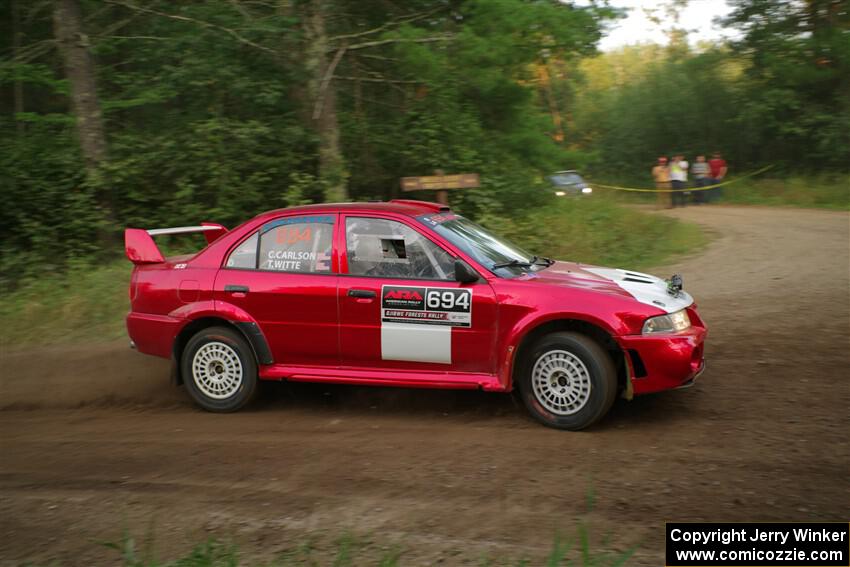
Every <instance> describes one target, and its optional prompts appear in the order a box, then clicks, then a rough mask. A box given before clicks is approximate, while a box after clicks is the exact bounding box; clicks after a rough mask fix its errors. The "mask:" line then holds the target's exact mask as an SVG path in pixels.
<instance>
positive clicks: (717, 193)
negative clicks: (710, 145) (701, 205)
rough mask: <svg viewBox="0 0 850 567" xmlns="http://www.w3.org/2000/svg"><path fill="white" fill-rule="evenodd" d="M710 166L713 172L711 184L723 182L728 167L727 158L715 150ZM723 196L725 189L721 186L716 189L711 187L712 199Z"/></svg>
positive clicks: (709, 162)
mask: <svg viewBox="0 0 850 567" xmlns="http://www.w3.org/2000/svg"><path fill="white" fill-rule="evenodd" d="M708 168H709V170H710V172H711V185H716V184H718V183H722V182H723V178H724V177H726V172H727V171H728V167H727V166H726V160H724V159H723V156H721V155H720V152H714V155H713V156H712V158H711V159H710V160H709V161H708ZM722 196H723V190H722V189H721V188H720V187H715V188H714V189H711V200H712V201H716V200H718V199H720V197H722Z"/></svg>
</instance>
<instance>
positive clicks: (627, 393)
mask: <svg viewBox="0 0 850 567" xmlns="http://www.w3.org/2000/svg"><path fill="white" fill-rule="evenodd" d="M623 365H624V366H625V367H626V387H625V388H624V389H623V391H622V392H621V393H620V397H621V398H623V399H624V400H628V401H632V398H634V397H635V387H634V385H633V384H632V365H631V364H629V360H628V355H627V354H626V353H625V352H624V353H623Z"/></svg>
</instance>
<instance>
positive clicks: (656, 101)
mask: <svg viewBox="0 0 850 567" xmlns="http://www.w3.org/2000/svg"><path fill="white" fill-rule="evenodd" d="M732 5H733V7H734V10H733V12H732V14H731V15H730V16H729V17H728V19H727V20H726V22H725V23H726V25H728V26H730V27H735V28H738V30H739V31H740V33H741V36H740V39H739V40H737V41H735V42H732V43H731V44H725V45H724V44H720V45H703V46H701V47H700V48H699V49H696V50H694V49H691V48H689V47H688V46H687V44H686V43H683V42H682V41H679V42H675V41H674V42H673V43H672V44H671V46H670V47H667V48H662V47H659V46H656V45H639V46H632V47H625V48H622V49H620V50H617V51H614V52H611V53H605V54H603V55H600V56H598V57H596V58H592V59H588V60H585V61H583V62H582V65H581V74H580V76H578V77H573V78H571V79H570V81H569V83H570V84H569V90H570V92H571V93H572V94H571V96H573V97H574V99H575V105H574V113H573V123H572V127H573V130H572V131H570V132H568V137H572V138H573V139H575V140H577V144H578V145H579V147H580V148H583V149H586V150H587V151H589V152H595V153H596V158H597V159H596V160H595V163H593V164H592V166H593V169H594V171H595V172H597V173H604V174H607V175H615V176H618V177H623V176H628V175H631V174H632V172H633V171H635V170H637V171H639V172H640V173H641V174H642V175H643V176H644V177H645V178H648V174H649V168H650V167H651V166H652V165H653V162H654V160H655V158H656V157H657V156H659V155H668V156H669V155H671V154H674V153H685V154H686V155H688V156H689V157H690V158H691V159H692V158H693V157H695V156H696V155H698V154H701V153H702V154H710V153H711V152H713V151H716V150H720V151H722V152H723V153H724V154H725V156H726V159H727V160H728V161H729V162H730V164H731V165H732V168H733V171H741V170H744V169H748V168H755V167H758V166H762V165H766V164H771V163H775V164H778V165H779V166H780V169H784V170H786V171H789V172H791V173H800V172H803V171H810V172H813V173H820V172H823V171H838V172H846V171H847V169H848V161H847V156H848V155H850V42H848V41H847V31H848V29H850V10H848V7H847V4H846V3H841V2H828V1H822V0H813V1H812V2H786V1H784V0H735V1H733V2H732Z"/></svg>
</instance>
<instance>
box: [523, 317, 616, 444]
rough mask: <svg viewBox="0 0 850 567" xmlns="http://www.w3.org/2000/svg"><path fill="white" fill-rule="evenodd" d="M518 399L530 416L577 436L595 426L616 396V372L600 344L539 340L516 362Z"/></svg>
mask: <svg viewBox="0 0 850 567" xmlns="http://www.w3.org/2000/svg"><path fill="white" fill-rule="evenodd" d="M518 371H519V372H518V376H517V378H518V383H519V384H518V385H519V392H520V397H521V398H522V401H523V403H525V407H526V408H528V411H529V412H530V413H531V415H532V416H533V417H534V418H535V419H537V420H538V421H540V422H541V423H543V424H545V425H548V426H550V427H555V428H557V429H568V430H572V431H577V430H580V429H584V428H586V427H589V426H590V425H593V424H594V423H596V422H597V421H599V420H600V419H601V418H602V417H603V416H604V415H605V414H606V413H608V410H609V409H611V405H612V404H613V403H614V399H615V398H616V396H617V372H616V369H615V367H614V363H613V362H612V360H611V357H610V356H609V355H608V353H607V352H605V350H604V349H603V348H602V347H601V346H599V344H598V343H597V342H596V341H594V340H593V339H591V338H590V337H587V336H586V335H582V334H580V333H574V332H559V333H552V334H549V335H546V336H545V337H543V338H541V339H540V340H538V341H537V342H536V343H535V344H534V346H532V348H531V350H530V351H528V352H527V354H526V355H525V356H524V357H523V360H522V361H520V366H519V368H518Z"/></svg>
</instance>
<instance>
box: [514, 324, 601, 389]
mask: <svg viewBox="0 0 850 567" xmlns="http://www.w3.org/2000/svg"><path fill="white" fill-rule="evenodd" d="M558 321H576V322H580V323H585V324H588V325H593V326H594V327H597V328H598V329H600V330H602V331H604V332H605V333H607V334H608V335H609V336H610V337H611V338H612V339H613V338H614V337H616V336H617V333H616V332H615V331H614V330H613V329H612V328H611V325H609V324H608V323H607V322H605V321H603V320H601V319H598V318H596V317H593V316H590V315H588V314H587V313H575V312H563V313H547V314H546V315H542V316H537V317H534V316H533V314H532V316H529V317H526V318H525V319H521V320H520V321H518V322H517V323H516V324H515V325H514V327H513V329H512V330H511V333H510V335H509V336H508V338H507V339H506V340H505V342H504V353H505V354H504V358H503V360H502V361H501V363H500V365H499V366H500V368H501V369H502V371H501V372H500V375H501V376H500V381H501V382H502V384H504V385H505V386H506V388H507V389H511V388H512V387H513V374H514V370H515V367H516V362H517V356H518V354H519V351H520V347H522V346H523V343H524V342H525V339H526V338H528V336H529V334H531V333H532V332H534V331H535V330H536V329H538V328H539V327H541V326H543V325H546V324H548V323H556V322H558Z"/></svg>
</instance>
